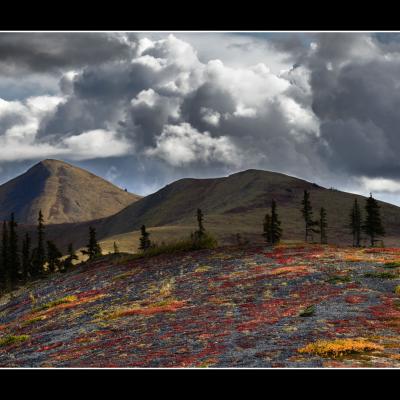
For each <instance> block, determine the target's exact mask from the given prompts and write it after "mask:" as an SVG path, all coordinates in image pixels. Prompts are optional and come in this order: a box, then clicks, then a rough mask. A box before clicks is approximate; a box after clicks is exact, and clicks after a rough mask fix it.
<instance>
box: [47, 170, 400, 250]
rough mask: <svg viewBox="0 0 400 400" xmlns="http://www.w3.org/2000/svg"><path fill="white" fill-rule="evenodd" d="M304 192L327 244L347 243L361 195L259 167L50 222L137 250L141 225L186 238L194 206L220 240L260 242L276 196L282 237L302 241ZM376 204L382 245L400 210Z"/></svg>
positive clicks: (391, 236)
mask: <svg viewBox="0 0 400 400" xmlns="http://www.w3.org/2000/svg"><path fill="white" fill-rule="evenodd" d="M304 190H308V191H310V193H311V202H312V205H313V208H314V217H315V218H317V217H318V212H319V208H320V207H325V208H326V210H327V213H328V224H329V228H328V240H329V242H331V243H338V244H351V236H350V233H349V229H348V228H347V224H348V216H349V213H350V209H351V207H352V205H353V202H354V198H358V199H359V202H360V205H361V206H362V208H363V207H364V202H365V197H363V196H359V195H355V194H351V193H346V192H341V191H338V190H334V189H326V188H323V187H321V186H318V185H316V184H313V183H310V182H307V181H305V180H302V179H297V178H293V177H290V176H287V175H284V174H280V173H275V172H268V171H261V170H247V171H243V172H239V173H236V174H233V175H230V176H228V177H223V178H214V179H181V180H178V181H176V182H173V183H171V184H169V185H167V186H165V187H164V188H162V189H161V190H159V191H158V192H156V193H154V194H151V195H149V196H146V197H144V198H142V199H140V200H139V201H137V202H135V203H132V204H131V205H129V206H128V207H126V208H125V209H123V210H122V211H120V212H118V213H117V214H115V215H112V216H110V217H107V218H103V219H100V220H97V221H91V222H87V223H84V224H73V225H70V226H58V227H57V226H54V230H52V234H54V235H55V236H56V237H57V238H58V240H59V241H61V242H63V240H64V238H65V237H69V236H70V235H69V234H68V231H70V232H71V235H72V232H73V237H74V240H76V244H77V245H82V244H84V243H85V240H86V236H87V229H88V226H89V225H94V226H95V227H96V228H97V231H98V236H99V237H100V238H101V239H103V243H104V244H105V245H106V248H111V247H112V246H111V245H112V242H113V240H117V241H118V242H121V243H123V244H124V245H123V247H122V249H123V250H125V251H134V250H136V249H137V239H138V232H137V230H138V229H139V228H140V226H141V225H142V224H146V226H148V227H156V228H151V229H150V232H153V235H152V238H153V239H154V240H157V241H161V240H165V241H168V240H173V239H175V238H178V237H181V236H187V235H188V234H189V233H190V231H191V230H193V229H195V226H196V217H195V214H196V209H197V208H198V207H199V208H201V209H202V210H203V212H204V214H205V227H206V229H208V230H209V231H211V232H213V233H214V234H215V235H216V236H217V237H218V238H219V239H220V241H222V242H224V243H232V242H234V241H235V236H236V234H237V233H240V234H241V235H242V237H243V238H247V239H249V240H251V241H253V242H257V241H260V240H261V241H262V236H261V232H262V222H263V218H264V215H265V213H266V212H267V211H268V210H269V207H270V203H271V200H272V199H275V200H276V202H277V205H278V212H279V215H280V218H281V220H282V228H283V240H303V239H304V222H303V220H302V217H301V213H300V207H301V206H300V203H301V200H302V196H303V192H304ZM379 204H380V205H381V207H382V208H381V211H382V216H383V220H384V223H385V226H386V231H387V235H386V237H385V238H384V241H385V244H386V245H397V244H399V243H400V208H399V207H397V206H394V205H392V204H388V203H384V202H379ZM315 239H316V240H317V239H318V237H316V238H315ZM65 240H66V239H65ZM65 240H64V241H65Z"/></svg>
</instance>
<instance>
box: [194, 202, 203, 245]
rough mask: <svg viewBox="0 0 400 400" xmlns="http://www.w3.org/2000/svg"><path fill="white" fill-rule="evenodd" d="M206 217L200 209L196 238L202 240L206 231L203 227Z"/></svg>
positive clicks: (198, 210)
mask: <svg viewBox="0 0 400 400" xmlns="http://www.w3.org/2000/svg"><path fill="white" fill-rule="evenodd" d="M203 220H204V215H203V212H202V211H201V209H200V208H198V209H197V226H198V228H197V231H196V232H195V238H196V239H201V238H202V237H203V236H204V234H205V231H206V230H205V229H204V225H203Z"/></svg>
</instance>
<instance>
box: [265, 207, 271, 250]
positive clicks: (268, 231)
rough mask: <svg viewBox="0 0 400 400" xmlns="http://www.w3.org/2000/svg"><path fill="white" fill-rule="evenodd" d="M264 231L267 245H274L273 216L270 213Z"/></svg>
mask: <svg viewBox="0 0 400 400" xmlns="http://www.w3.org/2000/svg"><path fill="white" fill-rule="evenodd" d="M263 226H264V231H263V236H264V238H265V241H266V242H267V243H272V235H271V215H269V213H267V214H265V217H264V225H263Z"/></svg>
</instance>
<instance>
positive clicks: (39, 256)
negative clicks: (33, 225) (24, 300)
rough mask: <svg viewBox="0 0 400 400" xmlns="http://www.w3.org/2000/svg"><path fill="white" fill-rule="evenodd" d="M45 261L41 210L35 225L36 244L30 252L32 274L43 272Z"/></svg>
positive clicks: (37, 274) (34, 275) (35, 275)
mask: <svg viewBox="0 0 400 400" xmlns="http://www.w3.org/2000/svg"><path fill="white" fill-rule="evenodd" d="M45 262H46V251H45V243H44V219H43V214H42V210H40V211H39V217H38V225H37V246H36V247H35V249H34V250H33V253H32V276H33V277H37V276H40V275H42V274H43V272H44V264H45Z"/></svg>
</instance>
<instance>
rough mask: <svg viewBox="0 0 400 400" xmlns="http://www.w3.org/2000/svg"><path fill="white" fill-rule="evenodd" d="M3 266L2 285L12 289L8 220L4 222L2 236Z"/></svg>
mask: <svg viewBox="0 0 400 400" xmlns="http://www.w3.org/2000/svg"><path fill="white" fill-rule="evenodd" d="M1 266H2V274H3V276H2V279H3V281H2V286H3V288H4V289H7V290H9V289H10V283H11V279H10V258H9V246H8V228H7V223H6V221H4V222H3V232H2V237H1Z"/></svg>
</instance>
